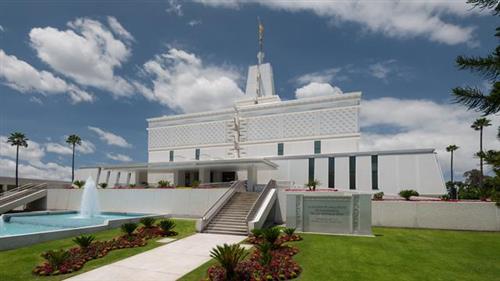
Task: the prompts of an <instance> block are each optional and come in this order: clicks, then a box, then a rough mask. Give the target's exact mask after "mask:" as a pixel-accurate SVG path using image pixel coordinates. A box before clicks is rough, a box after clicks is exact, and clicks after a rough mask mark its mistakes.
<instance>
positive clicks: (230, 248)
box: [210, 244, 248, 281]
mask: <svg viewBox="0 0 500 281" xmlns="http://www.w3.org/2000/svg"><path fill="white" fill-rule="evenodd" d="M247 255H248V253H247V252H246V251H245V249H244V248H243V247H241V246H240V245H238V244H233V245H228V244H224V245H222V246H220V245H219V246H217V247H216V248H213V249H212V251H210V257H212V258H213V259H215V260H216V261H217V262H218V263H219V264H220V266H221V267H222V268H224V270H225V271H226V276H225V277H226V278H225V279H224V280H229V281H235V280H238V276H237V274H236V267H237V266H238V263H240V262H241V261H242V260H243V259H245V257H246V256H247Z"/></svg>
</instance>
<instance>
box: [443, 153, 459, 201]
mask: <svg viewBox="0 0 500 281" xmlns="http://www.w3.org/2000/svg"><path fill="white" fill-rule="evenodd" d="M457 149H459V147H458V146H456V145H454V144H450V145H448V146H447V147H446V151H447V152H451V159H450V182H451V184H452V188H453V189H454V188H455V184H454V181H453V152H454V151H455V150H457ZM455 194H456V195H455V196H456V198H457V199H458V192H455Z"/></svg>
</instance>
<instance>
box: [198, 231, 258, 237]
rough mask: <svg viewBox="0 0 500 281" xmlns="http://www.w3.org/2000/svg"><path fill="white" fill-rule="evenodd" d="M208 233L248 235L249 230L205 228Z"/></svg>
mask: <svg viewBox="0 0 500 281" xmlns="http://www.w3.org/2000/svg"><path fill="white" fill-rule="evenodd" d="M204 232H206V233H216V234H231V235H242V236H247V235H248V232H246V231H245V232H240V231H225V230H205V231H204Z"/></svg>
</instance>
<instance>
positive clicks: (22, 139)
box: [7, 132, 28, 187]
mask: <svg viewBox="0 0 500 281" xmlns="http://www.w3.org/2000/svg"><path fill="white" fill-rule="evenodd" d="M7 142H8V143H10V145H12V146H15V147H16V187H18V186H19V147H20V146H22V147H28V138H26V136H25V135H24V134H23V133H20V132H14V133H11V134H10V137H9V138H8V139H7Z"/></svg>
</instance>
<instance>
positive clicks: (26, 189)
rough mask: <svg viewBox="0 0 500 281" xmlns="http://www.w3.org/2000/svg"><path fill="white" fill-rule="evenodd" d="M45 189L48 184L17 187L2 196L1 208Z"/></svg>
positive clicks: (0, 198) (0, 200)
mask: <svg viewBox="0 0 500 281" xmlns="http://www.w3.org/2000/svg"><path fill="white" fill-rule="evenodd" d="M45 188H47V184H45V183H41V184H25V185H22V186H20V187H16V188H14V189H11V190H9V191H7V192H4V193H3V194H2V195H1V196H0V206H1V205H3V204H6V203H8V202H11V201H13V200H15V199H19V198H21V197H24V196H26V195H29V194H31V193H34V192H36V191H39V190H41V189H45Z"/></svg>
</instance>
